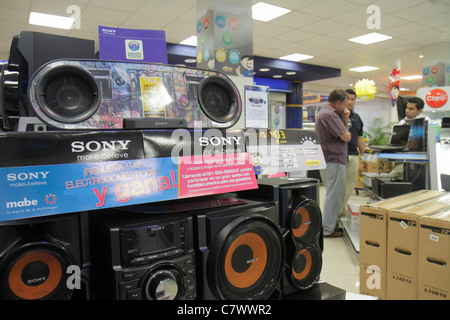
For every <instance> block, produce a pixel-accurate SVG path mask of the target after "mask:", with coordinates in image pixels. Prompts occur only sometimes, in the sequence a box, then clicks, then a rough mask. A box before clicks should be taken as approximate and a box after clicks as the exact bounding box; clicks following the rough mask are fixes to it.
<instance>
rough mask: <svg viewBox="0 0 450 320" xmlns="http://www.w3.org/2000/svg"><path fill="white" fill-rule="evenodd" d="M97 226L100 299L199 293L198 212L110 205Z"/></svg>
mask: <svg viewBox="0 0 450 320" xmlns="http://www.w3.org/2000/svg"><path fill="white" fill-rule="evenodd" d="M91 231H92V239H93V241H92V243H91V245H92V259H93V260H92V278H93V281H92V283H93V297H94V299H108V300H111V299H114V300H192V299H195V298H196V296H197V291H196V284H195V279H196V271H195V254H194V243H193V226H192V217H190V216H188V215H185V214H178V213H174V214H166V215H158V214H152V213H150V214H146V213H136V212H128V211H122V210H117V211H114V210H110V212H105V213H98V214H95V215H92V216H91Z"/></svg>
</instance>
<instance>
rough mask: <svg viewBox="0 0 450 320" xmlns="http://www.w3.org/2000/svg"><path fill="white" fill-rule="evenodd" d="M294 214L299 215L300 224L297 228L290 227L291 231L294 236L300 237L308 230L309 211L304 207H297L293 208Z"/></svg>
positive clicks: (309, 222) (309, 221)
mask: <svg viewBox="0 0 450 320" xmlns="http://www.w3.org/2000/svg"><path fill="white" fill-rule="evenodd" d="M294 214H298V215H300V217H301V222H302V223H301V225H300V226H299V227H298V228H296V229H295V228H292V233H293V235H294V237H295V238H297V239H298V238H301V237H303V236H304V235H305V233H306V232H307V231H308V229H309V226H310V224H311V219H310V215H309V212H308V210H307V209H306V208H304V207H299V208H297V209H296V210H295V212H294Z"/></svg>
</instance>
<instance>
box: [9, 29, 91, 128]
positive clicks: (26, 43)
mask: <svg viewBox="0 0 450 320" xmlns="http://www.w3.org/2000/svg"><path fill="white" fill-rule="evenodd" d="M94 50H95V42H94V41H93V40H87V39H78V38H72V37H66V36H59V35H53V34H46V33H40V32H33V31H22V32H21V33H20V35H16V36H14V37H13V39H12V41H11V48H10V52H9V57H8V64H7V71H8V74H11V73H14V72H17V73H18V75H17V80H16V82H17V85H14V86H10V85H8V86H6V87H7V88H5V89H6V90H5V91H6V93H5V95H6V96H11V98H12V99H9V101H8V105H7V107H8V108H9V109H11V110H10V111H9V112H8V116H9V117H10V119H7V120H3V122H4V124H5V122H9V121H10V120H11V128H8V129H17V128H16V126H17V119H16V117H20V118H24V119H25V118H30V119H33V118H35V117H36V114H35V113H34V112H33V110H32V109H31V108H30V106H29V103H28V102H27V99H28V98H27V94H28V85H29V83H30V82H31V79H32V77H33V74H34V73H35V72H36V71H37V70H38V69H39V68H40V67H41V66H43V65H44V64H46V63H48V62H50V61H53V60H55V59H93V58H94V57H95V52H94ZM13 99H14V100H15V101H14V100H13ZM30 122H31V121H30ZM35 122H36V121H35Z"/></svg>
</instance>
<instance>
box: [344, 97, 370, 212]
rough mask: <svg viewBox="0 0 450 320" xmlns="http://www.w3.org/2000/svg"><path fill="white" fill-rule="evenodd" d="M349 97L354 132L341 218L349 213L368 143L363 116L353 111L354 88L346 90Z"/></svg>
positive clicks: (350, 143) (350, 127)
mask: <svg viewBox="0 0 450 320" xmlns="http://www.w3.org/2000/svg"><path fill="white" fill-rule="evenodd" d="M345 91H346V92H347V94H348V97H349V103H348V105H347V109H348V110H349V111H350V117H349V131H350V133H351V134H352V139H351V140H350V141H349V143H348V165H347V170H346V173H347V174H346V178H345V179H346V183H345V197H344V204H343V205H342V209H341V212H340V214H339V217H340V218H345V216H346V213H347V202H348V199H349V198H350V196H351V195H352V192H353V189H355V184H356V178H357V175H358V168H359V157H360V154H363V153H364V150H365V149H366V143H365V142H364V132H363V126H364V124H363V122H362V120H361V117H360V116H359V115H358V114H357V113H356V112H354V111H353V107H354V106H355V101H356V92H355V91H353V90H352V89H347V90H345Z"/></svg>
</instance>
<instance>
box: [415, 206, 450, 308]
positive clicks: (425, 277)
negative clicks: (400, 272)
mask: <svg viewBox="0 0 450 320" xmlns="http://www.w3.org/2000/svg"><path fill="white" fill-rule="evenodd" d="M419 223H420V228H419V270H418V274H419V279H418V295H419V296H418V298H419V299H420V300H450V210H449V209H444V210H442V211H440V212H437V213H436V214H433V215H429V216H424V217H421V218H420V222H419Z"/></svg>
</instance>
